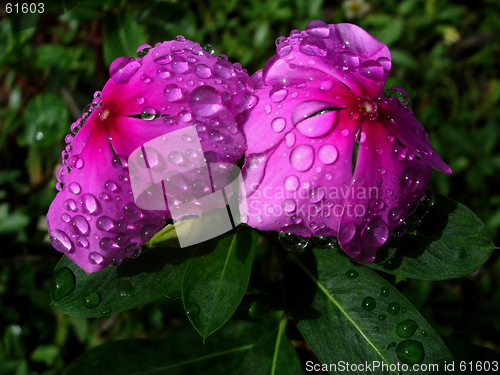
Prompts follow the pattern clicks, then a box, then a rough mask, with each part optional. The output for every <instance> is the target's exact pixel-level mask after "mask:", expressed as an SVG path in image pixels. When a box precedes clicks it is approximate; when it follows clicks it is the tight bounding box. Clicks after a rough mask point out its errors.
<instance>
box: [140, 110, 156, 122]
mask: <svg viewBox="0 0 500 375" xmlns="http://www.w3.org/2000/svg"><path fill="white" fill-rule="evenodd" d="M155 115H156V110H155V109H154V108H151V107H144V108H143V109H142V111H141V118H142V119H143V120H146V121H151V120H153V119H154V118H155Z"/></svg>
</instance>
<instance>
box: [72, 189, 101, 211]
mask: <svg viewBox="0 0 500 375" xmlns="http://www.w3.org/2000/svg"><path fill="white" fill-rule="evenodd" d="M77 208H78V211H80V212H82V213H84V214H94V213H97V211H99V210H100V208H101V205H100V204H99V201H98V200H97V199H96V198H95V197H94V196H93V195H92V194H90V193H86V194H83V195H81V196H80V197H78V201H77Z"/></svg>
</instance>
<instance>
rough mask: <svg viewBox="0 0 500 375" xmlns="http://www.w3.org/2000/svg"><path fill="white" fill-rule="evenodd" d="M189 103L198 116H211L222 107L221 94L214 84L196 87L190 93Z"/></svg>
mask: <svg viewBox="0 0 500 375" xmlns="http://www.w3.org/2000/svg"><path fill="white" fill-rule="evenodd" d="M188 103H189V106H190V107H191V109H192V110H193V112H194V114H195V115H198V116H210V115H213V114H214V113H216V112H217V111H219V110H220V109H221V108H222V99H221V95H220V94H219V92H218V91H217V90H216V89H215V88H213V87H212V86H200V87H197V88H195V89H194V90H193V91H192V92H191V94H190V95H189V99H188Z"/></svg>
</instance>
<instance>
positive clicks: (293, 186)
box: [284, 175, 300, 191]
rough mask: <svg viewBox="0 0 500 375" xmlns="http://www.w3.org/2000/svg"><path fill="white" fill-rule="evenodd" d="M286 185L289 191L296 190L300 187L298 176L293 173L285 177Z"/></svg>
mask: <svg viewBox="0 0 500 375" xmlns="http://www.w3.org/2000/svg"><path fill="white" fill-rule="evenodd" d="M284 185H285V189H286V190H287V191H296V190H297V189H298V188H299V185H300V181H299V179H298V177H297V176H294V175H291V176H288V177H287V178H285V181H284Z"/></svg>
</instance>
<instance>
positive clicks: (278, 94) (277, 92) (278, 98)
mask: <svg viewBox="0 0 500 375" xmlns="http://www.w3.org/2000/svg"><path fill="white" fill-rule="evenodd" d="M287 95H288V90H287V89H285V88H281V87H274V88H272V89H271V91H269V99H271V101H272V102H273V103H280V102H282V101H283V100H285V98H286V96H287Z"/></svg>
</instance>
